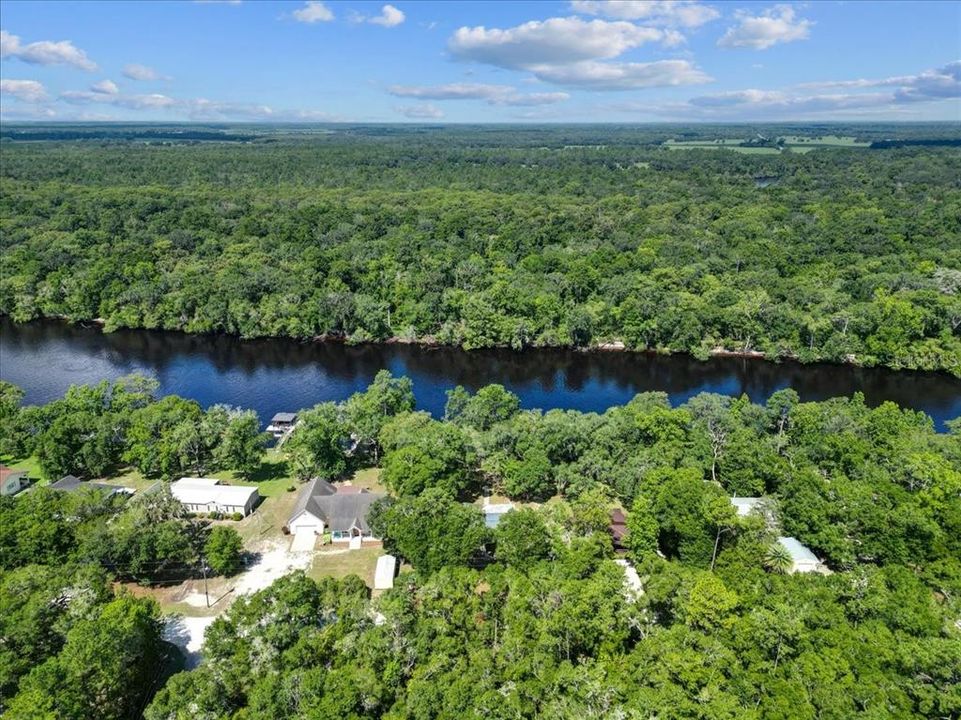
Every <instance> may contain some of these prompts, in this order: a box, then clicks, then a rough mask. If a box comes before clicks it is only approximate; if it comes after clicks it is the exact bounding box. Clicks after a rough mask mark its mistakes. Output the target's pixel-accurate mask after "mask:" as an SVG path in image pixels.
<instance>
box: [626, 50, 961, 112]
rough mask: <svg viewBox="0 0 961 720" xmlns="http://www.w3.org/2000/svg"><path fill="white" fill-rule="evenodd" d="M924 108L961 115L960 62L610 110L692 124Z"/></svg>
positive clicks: (904, 110)
mask: <svg viewBox="0 0 961 720" xmlns="http://www.w3.org/2000/svg"><path fill="white" fill-rule="evenodd" d="M831 90H834V91H835V92H830V91H831ZM825 91H827V92H825ZM921 103H928V104H929V105H932V106H933V105H934V104H935V103H937V104H939V105H940V107H942V108H943V109H944V113H945V114H946V115H947V116H950V115H951V114H952V113H953V115H954V116H955V117H957V116H958V114H959V113H961V62H958V61H956V62H951V63H948V64H947V65H943V66H941V67H940V68H937V69H934V70H925V71H923V72H921V73H918V74H916V75H900V76H896V77H889V78H881V79H876V80H866V79H858V80H834V81H828V82H819V83H805V84H804V85H798V86H795V87H794V88H789V89H786V90H760V89H756V88H749V89H745V90H734V91H729V92H722V93H715V94H711V95H702V96H699V97H694V98H691V99H689V100H687V101H685V102H677V103H670V104H666V105H661V106H657V107H650V106H644V107H642V106H639V105H634V106H632V105H631V104H630V103H626V104H624V105H622V106H619V107H612V108H609V109H614V110H620V111H624V112H648V113H654V114H657V115H661V116H665V117H670V118H675V119H687V120H690V119H696V120H799V119H804V118H822V119H824V118H827V119H836V118H842V117H849V118H858V117H865V118H867V117H875V118H883V117H888V118H897V117H901V118H908V119H910V118H911V117H912V115H917V113H918V111H917V110H915V109H914V108H915V107H916V106H918V105H919V104H921Z"/></svg>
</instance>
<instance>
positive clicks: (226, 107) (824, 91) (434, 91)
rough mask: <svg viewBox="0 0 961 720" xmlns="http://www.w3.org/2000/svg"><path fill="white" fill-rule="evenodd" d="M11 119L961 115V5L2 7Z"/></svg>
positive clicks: (4, 98)
mask: <svg viewBox="0 0 961 720" xmlns="http://www.w3.org/2000/svg"><path fill="white" fill-rule="evenodd" d="M2 33H3V34H2V42H0V56H2V60H0V91H2V92H0V107H2V117H3V119H4V120H28V119H50V120H145V121H146V120H203V121H209V120H221V121H222V120H235V121H346V122H359V121H369V122H409V121H418V122H519V121H528V122H562V121H572V122H595V121H598V122H620V123H628V122H650V121H692V120H696V121H742V120H748V121H764V120H771V121H775V120H834V119H839V120H841V119H843V120H961V3H957V2H951V1H947V0H946V1H944V2H814V3H794V4H786V3H780V4H774V3H752V2H745V3H740V2H698V1H696V0H677V1H671V0H654V1H644V0H641V1H637V2H631V1H629V0H624V1H622V2H605V1H603V0H574V1H571V2H547V1H544V2H532V3H525V2H450V1H449V2H404V0H395V1H394V2H392V3H391V4H384V3H382V2H375V3H372V2H330V1H325V2H316V1H312V2H303V1H299V2H256V1H253V0H245V1H242V2H122V1H118V0H113V1H111V2H93V1H90V0H85V1H83V2H73V3H71V2H24V1H18V0H4V1H3V2H2Z"/></svg>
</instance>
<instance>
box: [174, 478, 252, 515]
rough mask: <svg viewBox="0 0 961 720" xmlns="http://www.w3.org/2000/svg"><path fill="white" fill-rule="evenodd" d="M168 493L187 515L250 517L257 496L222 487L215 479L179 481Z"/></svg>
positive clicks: (239, 488)
mask: <svg viewBox="0 0 961 720" xmlns="http://www.w3.org/2000/svg"><path fill="white" fill-rule="evenodd" d="M170 493H171V494H172V495H173V496H174V497H175V498H176V499H177V500H179V501H180V502H181V504H182V505H183V506H184V507H185V508H186V509H187V510H188V511H189V512H195V513H203V512H206V513H209V512H220V513H224V514H227V515H231V514H233V513H240V514H242V515H245V516H246V515H249V514H250V513H251V512H252V511H253V509H254V507H255V506H256V505H257V501H258V500H260V493H259V492H257V488H255V487H251V486H247V485H221V484H220V480H218V479H217V478H191V477H185V478H180V479H179V480H178V481H177V482H174V483H171V484H170Z"/></svg>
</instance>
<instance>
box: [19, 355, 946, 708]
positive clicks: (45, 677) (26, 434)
mask: <svg viewBox="0 0 961 720" xmlns="http://www.w3.org/2000/svg"><path fill="white" fill-rule="evenodd" d="M0 389H2V391H3V392H2V397H0V400H2V402H0V431H2V437H3V439H4V441H5V443H7V446H8V447H9V446H16V447H18V448H20V452H23V451H30V452H33V453H38V454H41V455H42V454H44V453H46V452H48V450H47V448H48V447H49V446H52V445H54V444H55V443H54V442H52V440H51V439H56V438H60V437H65V438H68V439H69V438H71V437H75V439H74V442H75V443H76V445H75V446H74V447H73V452H74V453H75V454H77V455H79V456H80V457H87V456H88V455H90V453H93V454H94V455H96V451H97V448H99V447H100V446H101V445H102V444H103V440H102V438H103V437H104V435H102V434H99V433H98V432H96V431H95V430H91V431H90V432H81V433H78V434H77V435H76V436H71V435H69V434H65V433H63V430H62V428H64V427H66V428H71V427H88V428H89V427H91V426H90V423H91V422H94V423H95V424H96V423H98V422H99V423H101V424H102V425H103V426H104V427H109V428H111V429H112V432H111V433H108V435H109V437H110V438H111V439H112V440H111V442H110V443H109V444H108V450H107V451H105V452H106V454H105V455H104V457H103V462H104V463H106V464H108V465H109V464H111V463H122V462H126V461H133V460H134V458H133V457H131V456H128V455H127V453H129V450H130V448H132V447H138V446H142V448H141V449H143V448H147V449H148V450H149V449H151V448H152V450H150V451H145V452H142V453H138V454H137V455H136V457H137V458H140V457H146V456H153V455H156V454H160V455H163V456H165V457H169V458H181V457H182V458H183V460H182V461H177V462H183V463H184V464H183V465H182V466H164V465H163V464H162V463H159V464H155V465H150V466H146V470H145V473H147V474H150V475H152V476H154V477H157V478H159V479H160V481H161V489H162V487H163V485H162V483H163V482H164V478H168V477H171V473H176V472H177V471H178V467H189V466H190V463H192V462H194V458H193V455H192V454H191V453H192V448H195V447H196V444H195V443H193V442H190V441H189V435H190V433H188V432H187V429H188V428H189V427H190V426H191V425H194V426H197V427H202V426H204V425H206V424H214V425H215V426H217V427H221V426H218V425H217V423H216V417H215V415H212V416H211V417H210V418H206V417H205V413H204V412H203V411H201V410H199V408H198V409H197V410H193V411H187V410H186V409H185V408H186V407H187V405H189V402H188V401H186V400H183V399H181V398H164V399H159V400H158V399H157V398H155V397H154V388H153V386H151V385H150V383H149V382H148V381H145V380H144V379H142V378H130V379H125V380H124V381H122V382H119V383H116V384H114V385H109V386H108V385H101V386H98V387H93V388H84V387H77V388H73V389H72V390H71V391H70V392H69V393H68V394H67V396H66V397H64V398H63V399H61V400H58V401H55V402H54V403H51V404H49V405H47V406H44V407H40V408H37V407H30V406H22V404H21V399H22V396H21V395H20V394H19V392H18V391H17V389H16V388H14V387H12V386H10V385H4V386H3V387H2V388H0ZM177 408H180V411H174V410H175V409H177ZM206 412H207V413H210V412H214V413H215V414H216V411H211V410H208V411H206ZM300 415H301V418H302V421H301V424H300V425H299V426H298V427H297V429H296V430H295V431H294V434H293V436H292V437H291V438H290V440H289V441H288V446H289V447H286V448H285V449H286V453H287V455H288V462H289V463H290V465H291V466H292V469H293V471H294V473H295V474H296V475H297V476H299V477H304V478H306V477H312V476H320V477H325V478H329V479H337V478H339V477H342V476H344V475H345V474H346V473H349V472H350V471H351V470H353V469H356V468H358V467H368V466H373V465H377V466H380V467H382V468H383V472H382V479H383V482H384V483H385V485H386V486H387V488H388V489H389V490H390V496H389V497H388V498H386V499H385V500H382V501H380V502H379V503H378V504H377V505H375V508H374V511H373V513H372V516H371V524H372V526H374V527H375V529H376V532H377V534H378V535H379V536H381V537H383V538H384V542H385V545H386V547H387V549H388V550H390V551H392V552H394V553H396V554H398V555H400V556H401V557H402V558H404V559H405V560H406V561H407V562H408V563H409V564H410V566H412V569H411V570H410V571H409V572H405V573H404V574H402V575H401V576H400V577H399V578H398V580H397V582H396V583H395V587H394V589H393V590H390V591H388V592H387V593H386V594H384V595H382V596H380V597H378V598H374V599H371V597H370V594H369V591H368V590H367V588H366V587H365V585H364V583H363V582H362V581H361V580H360V579H359V578H357V577H347V578H345V579H342V580H335V579H332V578H325V579H323V580H322V581H321V582H315V581H314V580H311V579H309V578H308V577H306V576H305V575H304V574H303V573H294V574H291V575H288V576H286V577H285V578H282V579H281V580H278V581H277V582H275V583H274V584H273V585H271V586H270V587H268V588H267V589H265V590H262V591H260V592H258V593H256V594H254V595H252V596H248V597H241V598H238V599H237V600H236V601H235V602H234V603H233V605H232V606H231V607H230V608H229V609H228V610H227V611H226V612H224V613H223V614H222V615H221V616H220V617H219V618H218V619H217V620H215V621H214V622H213V624H212V625H211V626H210V628H209V629H208V631H207V634H206V641H205V646H204V657H205V659H204V662H203V663H202V664H201V665H200V666H199V667H198V668H197V669H195V670H192V671H188V672H181V673H177V674H173V675H172V676H170V674H171V672H172V671H173V670H175V669H176V668H177V660H178V658H177V656H176V651H175V650H174V649H173V647H172V646H170V645H168V644H167V643H165V642H164V641H163V640H162V639H161V635H160V623H161V620H160V615H159V609H158V607H157V605H156V604H155V603H154V602H153V601H152V600H149V599H145V598H139V597H133V596H131V595H130V594H128V593H124V592H117V591H116V590H114V589H113V588H112V586H111V584H110V580H111V579H113V578H117V577H122V573H121V572H120V571H121V570H122V569H123V568H122V567H121V566H116V565H111V563H110V562H109V561H107V560H105V558H104V550H103V548H108V547H112V543H113V542H115V540H113V538H114V537H115V536H124V534H125V533H126V534H128V535H132V536H133V537H134V538H136V536H137V535H138V533H143V534H145V535H149V534H150V533H149V532H148V531H149V529H150V526H151V521H150V520H149V514H150V513H161V512H164V511H163V508H164V507H165V506H166V505H167V503H166V502H165V500H164V497H165V496H164V493H163V492H162V491H161V492H155V493H150V494H148V495H147V496H146V497H145V498H139V499H138V498H137V497H136V496H135V497H134V498H133V499H131V500H130V501H126V502H125V501H123V500H122V499H118V498H107V497H104V496H103V495H95V494H87V495H80V496H76V497H63V496H57V495H56V494H55V493H54V492H53V491H50V490H46V489H44V488H42V487H38V488H33V489H32V490H30V491H28V492H26V493H21V494H20V495H19V496H16V497H14V498H7V497H4V498H0V532H2V533H3V538H2V544H0V548H3V553H2V554H0V603H2V607H3V608H5V611H4V612H3V613H0V668H2V674H0V682H2V683H3V685H2V692H0V700H2V703H3V704H4V711H5V717H11V718H35V717H44V718H68V719H73V718H87V717H98V718H106V719H113V718H117V719H120V718H138V717H141V716H143V717H145V718H147V720H187V719H188V718H190V719H193V718H210V719H220V718H235V719H237V720H239V719H240V718H243V719H244V720H254V719H258V720H259V719H264V720H267V719H268V718H282V717H303V718H318V719H320V718H331V717H344V718H395V719H398V718H462V717H476V718H505V719H506V718H528V717H530V718H534V717H539V718H551V719H554V718H562V719H563V718H569V719H571V720H573V719H574V718H598V719H600V718H605V719H606V718H638V719H641V718H652V717H657V718H664V719H667V718H711V719H715V718H717V719H720V718H732V719H733V718H758V719H760V718H783V719H784V720H788V719H791V720H793V719H795V718H811V719H812V720H813V719H814V718H827V719H831V720H834V719H836V720H846V719H848V718H865V719H867V718H872V719H873V718H888V717H897V718H954V717H957V716H958V714H959V713H961V502H959V497H961V422H959V421H953V422H951V423H949V432H947V433H943V434H939V433H936V432H934V430H933V427H932V423H931V420H930V419H929V418H928V417H926V416H925V415H923V414H921V413H915V412H911V411H907V410H903V409H900V408H898V407H897V406H895V405H893V404H891V403H885V404H883V405H881V406H879V407H877V408H873V409H872V408H869V407H867V406H866V405H865V404H864V402H863V399H862V398H860V397H859V396H854V397H851V398H836V399H833V400H829V401H826V402H816V403H814V402H812V403H800V402H798V399H797V396H796V394H795V393H794V392H793V391H791V390H784V391H781V392H779V393H777V394H775V395H774V396H773V397H772V398H771V399H770V400H769V401H768V402H767V403H766V404H765V405H756V404H752V403H750V402H749V401H748V400H746V399H744V398H740V399H737V398H729V397H725V396H719V395H708V394H703V395H699V396H697V397H694V398H692V399H691V400H690V401H688V402H687V403H685V404H684V405H681V406H677V407H672V406H671V405H670V404H669V403H668V402H667V400H666V397H665V396H664V395H663V394H661V393H646V394H642V395H638V396H637V397H636V398H635V399H634V400H633V401H632V402H630V403H629V404H627V405H625V406H623V407H616V408H611V409H610V410H608V411H607V412H605V413H603V414H600V415H598V414H582V413H578V412H573V411H559V410H552V411H548V412H541V411H538V410H521V409H519V402H518V398H517V397H516V396H515V395H513V394H511V393H510V392H508V391H506V390H505V389H504V388H503V387H501V386H497V385H492V386H488V387H486V388H483V389H481V390H479V391H478V392H477V393H475V394H471V393H469V392H467V391H466V390H464V389H462V388H455V389H453V390H451V391H450V393H449V394H448V401H447V408H446V412H445V416H444V418H443V419H440V420H438V419H433V418H431V417H430V416H428V415H426V414H425V413H422V412H418V411H416V409H415V407H414V401H413V393H412V385H411V382H410V381H409V380H407V379H406V378H396V377H392V376H391V375H390V374H388V373H387V372H382V373H380V374H379V375H378V376H377V378H376V379H375V381H374V382H373V384H372V385H371V386H370V387H369V388H368V389H367V390H366V391H365V392H363V393H357V394H355V395H354V396H352V397H351V398H349V399H348V400H347V401H345V402H343V403H336V404H335V403H323V404H321V405H318V406H316V407H314V408H310V409H307V410H304V411H302V412H301V414H300ZM91 416H92V417H93V418H94V419H96V420H93V419H91ZM128 416H129V418H130V420H129V421H127V420H126V419H125V418H127V417H128ZM232 417H236V418H238V420H237V422H239V421H240V420H239V419H240V418H243V417H245V415H244V414H243V413H235V414H234V415H233V416H232ZM147 420H149V422H146V421H147ZM145 422H146V424H147V426H149V427H150V429H151V430H150V432H149V433H147V434H144V433H142V432H140V431H139V430H137V428H140V427H143V425H144V423H145ZM226 432H227V431H226V430H224V429H221V431H220V433H219V434H218V433H213V434H211V435H210V437H211V438H213V439H212V440H211V441H210V444H209V450H208V451H206V454H205V459H204V460H203V462H205V463H213V464H216V463H229V462H231V460H229V459H227V458H228V456H227V455H224V454H223V452H224V451H222V450H220V449H219V448H220V447H221V446H222V444H223V443H224V442H225V439H224V438H225V437H226V435H225V433H226ZM240 434H241V435H243V436H245V437H250V438H251V439H252V441H254V440H256V436H252V435H250V434H248V433H246V432H243V433H240ZM218 438H219V439H218ZM2 452H7V450H2ZM171 462H173V460H171ZM490 491H495V492H499V493H502V494H504V495H507V496H508V497H510V498H513V499H514V500H515V501H519V502H520V504H521V505H522V507H520V508H519V509H516V510H514V511H512V512H510V513H508V514H506V515H504V516H503V518H502V519H501V522H500V524H499V525H498V526H497V527H496V528H494V529H493V530H491V529H489V528H487V527H486V526H485V523H484V520H483V516H482V514H481V513H480V511H479V509H478V508H477V506H476V505H472V504H467V502H466V501H470V500H473V499H474V498H476V497H477V495H478V494H480V493H486V492H490ZM735 495H737V496H763V497H765V498H767V500H766V502H765V503H764V504H762V506H761V512H759V513H757V514H752V515H748V516H740V515H738V514H737V513H736V512H735V510H734V508H733V506H732V505H731V503H730V500H729V498H730V497H731V496H735ZM614 507H622V508H624V509H625V510H626V513H627V528H628V534H627V537H626V540H625V543H626V546H627V554H626V558H627V559H629V560H630V562H631V563H633V565H634V566H635V567H636V568H637V571H638V574H639V576H640V581H641V589H640V590H637V589H632V588H631V587H630V586H629V585H626V584H625V576H624V571H623V568H622V567H619V566H618V565H616V564H615V563H614V562H612V558H613V557H614V553H613V548H612V541H611V535H610V532H609V527H608V526H609V522H610V514H609V513H610V511H611V509H612V508H614ZM166 512H168V513H169V512H170V511H166ZM156 517H157V518H158V519H157V520H155V521H154V524H156V525H157V526H158V527H160V526H164V525H167V526H170V527H173V525H171V524H175V525H176V527H177V528H180V530H178V531H176V532H171V535H172V536H177V537H179V536H181V535H183V536H187V537H189V536H190V532H196V530H189V529H188V528H187V526H190V525H191V524H195V523H197V522H198V521H196V520H187V519H184V518H182V517H166V516H163V515H157V516H156ZM138 522H139V524H138ZM131 528H133V529H134V530H133V531H131ZM201 529H202V528H201ZM782 534H783V535H793V536H795V537H797V538H798V539H799V540H801V541H802V542H803V543H805V544H807V545H808V546H809V547H811V548H812V549H813V550H814V551H815V552H816V554H817V555H818V556H819V557H820V558H822V559H823V560H824V562H825V565H826V567H827V570H826V572H825V573H824V574H820V573H813V574H793V575H792V574H788V573H787V572H786V569H787V566H786V564H785V558H784V557H783V555H782V554H781V553H780V552H779V551H778V549H777V548H778V545H777V544H776V543H775V538H776V537H778V536H780V535H782ZM156 547H157V552H158V553H159V555H158V557H157V558H156V561H158V562H159V561H161V560H162V559H163V558H164V554H165V553H166V552H167V551H168V550H169V551H170V552H171V553H173V552H174V551H173V548H176V547H178V545H177V543H176V542H171V541H168V543H167V544H158V545H157V546H156ZM208 552H209V550H208ZM180 562H188V558H187V557H186V556H185V557H184V558H183V559H182V560H180ZM168 676H170V677H169V679H168Z"/></svg>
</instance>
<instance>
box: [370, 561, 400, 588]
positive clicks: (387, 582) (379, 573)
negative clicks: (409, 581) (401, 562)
mask: <svg viewBox="0 0 961 720" xmlns="http://www.w3.org/2000/svg"><path fill="white" fill-rule="evenodd" d="M396 574H397V558H395V557H394V556H393V555H381V556H380V557H379V558H377V567H376V568H375V569H374V590H390V589H391V588H392V587H394V575H396Z"/></svg>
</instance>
